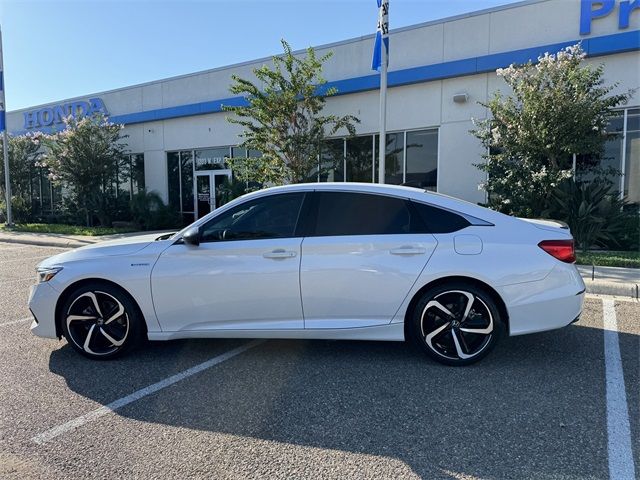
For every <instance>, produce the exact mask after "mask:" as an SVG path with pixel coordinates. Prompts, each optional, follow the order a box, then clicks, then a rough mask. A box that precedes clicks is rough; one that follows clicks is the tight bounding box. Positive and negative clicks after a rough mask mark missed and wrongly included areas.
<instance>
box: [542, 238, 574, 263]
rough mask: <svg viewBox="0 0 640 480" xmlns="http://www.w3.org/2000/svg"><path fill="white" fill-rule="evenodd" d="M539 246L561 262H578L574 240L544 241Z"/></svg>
mask: <svg viewBox="0 0 640 480" xmlns="http://www.w3.org/2000/svg"><path fill="white" fill-rule="evenodd" d="M538 246H539V247H540V248H541V249H543V250H544V251H545V252H547V253H548V254H549V255H551V256H552V257H555V258H557V259H558V260H560V261H561V262H566V263H573V262H575V261H576V249H575V247H574V243H573V240H543V241H542V242H540V243H539V244H538Z"/></svg>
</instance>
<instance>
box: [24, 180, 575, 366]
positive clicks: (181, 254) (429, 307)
mask: <svg viewBox="0 0 640 480" xmlns="http://www.w3.org/2000/svg"><path fill="white" fill-rule="evenodd" d="M574 260H575V256H574V246H573V238H572V237H571V234H570V233H569V230H567V229H566V228H563V227H562V226H561V225H560V224H558V223H554V222H549V221H533V220H523V219H518V218H513V217H509V216H507V215H503V214H500V213H497V212H494V211H492V210H488V209H485V208H482V207H479V206H477V205H474V204H471V203H467V202H464V201H461V200H457V199H454V198H451V197H447V196H444V195H439V194H436V193H431V192H425V191H423V190H420V189H416V188H409V187H397V186H387V185H375V184H356V183H318V184H302V185H290V186H285V187H276V188H269V189H266V190H262V191H259V192H254V193H251V194H248V195H245V196H243V197H240V198H238V199H236V200H234V201H232V202H230V203H228V204H226V205H224V206H223V207H221V208H219V209H217V210H215V211H214V212H212V213H210V214H209V215H207V216H206V217H204V218H202V219H200V220H198V221H196V222H195V223H194V224H192V225H191V226H189V227H187V228H186V229H184V230H182V231H180V232H178V233H176V234H174V235H171V236H170V235H166V236H162V237H157V235H155V236H154V235H145V236H140V237H133V238H127V239H124V240H118V241H113V242H104V243H100V244H97V245H93V246H87V247H83V248H79V249H77V250H73V251H69V252H65V253H62V254H60V255H56V256H53V257H51V258H48V259H47V260H45V261H44V262H42V263H41V264H40V265H39V266H38V269H37V270H38V279H39V282H38V284H37V285H34V286H33V287H32V289H31V294H30V297H29V307H30V309H31V311H32V313H33V315H34V317H35V320H34V322H33V323H32V325H31V330H32V332H33V333H34V334H36V335H39V336H42V337H47V338H60V337H62V336H64V337H65V338H66V339H67V341H68V342H69V343H70V344H71V346H72V347H73V348H74V349H76V350H77V351H78V352H80V353H82V354H83V355H86V356H87V357H90V358H95V359H106V358H113V357H116V356H118V355H120V354H122V353H123V352H125V351H127V350H129V349H131V348H132V347H134V346H135V345H136V344H138V343H139V342H140V341H141V340H143V339H145V338H148V339H149V340H171V339H178V338H230V337H231V338H257V337H260V338H304V339H344V340H383V341H403V340H411V341H413V342H415V343H417V344H418V345H419V346H420V347H421V348H422V349H423V350H424V351H425V352H426V353H427V354H428V355H430V356H431V357H432V358H434V359H435V360H437V361H439V362H442V363H445V364H449V365H464V364H469V363H472V362H475V361H477V360H479V359H480V358H482V357H484V356H485V355H486V354H487V353H488V352H489V351H490V350H491V349H492V348H493V346H494V345H495V344H496V342H497V341H498V339H499V338H500V336H501V334H502V333H503V332H505V333H508V334H509V335H521V334H526V333H534V332H540V331H544V330H551V329H555V328H560V327H564V326H566V325H568V324H570V323H572V322H573V321H575V320H577V318H578V316H579V315H580V312H581V310H582V303H583V300H584V292H585V286H584V283H583V281H582V278H581V277H580V275H579V274H578V272H577V270H576V268H575V266H574V265H573V262H574Z"/></svg>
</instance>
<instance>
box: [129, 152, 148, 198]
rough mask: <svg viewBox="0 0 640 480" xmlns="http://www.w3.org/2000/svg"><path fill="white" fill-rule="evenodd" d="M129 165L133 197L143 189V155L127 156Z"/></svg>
mask: <svg viewBox="0 0 640 480" xmlns="http://www.w3.org/2000/svg"><path fill="white" fill-rule="evenodd" d="M129 165H130V168H131V195H135V194H136V193H138V192H142V191H143V190H144V189H145V184H144V153H134V154H132V155H129Z"/></svg>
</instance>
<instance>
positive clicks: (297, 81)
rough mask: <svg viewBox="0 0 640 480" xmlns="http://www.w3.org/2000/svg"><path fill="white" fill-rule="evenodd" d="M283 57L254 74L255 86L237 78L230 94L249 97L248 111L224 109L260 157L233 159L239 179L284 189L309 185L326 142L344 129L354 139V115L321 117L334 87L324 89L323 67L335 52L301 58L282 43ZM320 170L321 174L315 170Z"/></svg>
mask: <svg viewBox="0 0 640 480" xmlns="http://www.w3.org/2000/svg"><path fill="white" fill-rule="evenodd" d="M282 47H283V49H284V54H283V55H282V56H277V57H273V66H271V67H270V66H267V65H263V66H262V67H260V68H256V69H254V70H253V73H254V75H255V77H256V78H257V80H258V82H256V83H254V82H252V81H250V80H246V79H243V78H240V77H238V76H237V75H233V76H232V79H233V84H232V86H231V92H232V93H234V94H237V95H243V96H245V97H246V99H247V102H248V105H246V106H225V110H227V111H229V112H232V113H233V114H234V115H233V116H231V117H228V118H227V120H228V121H229V122H231V123H235V124H238V125H240V126H241V127H242V128H243V132H242V133H241V137H242V138H243V143H242V145H243V146H244V147H246V148H247V150H258V151H259V152H261V153H262V156H261V157H259V158H241V159H236V158H234V159H230V161H229V163H230V164H231V167H232V168H233V170H234V174H235V175H236V177H237V178H238V179H239V180H241V181H244V182H247V183H252V182H255V183H259V184H271V185H280V184H285V183H299V182H304V181H307V179H308V178H309V175H310V173H311V172H312V171H314V169H317V167H318V158H319V155H320V152H321V147H322V144H323V143H324V140H325V138H327V137H330V136H332V135H335V134H336V133H337V132H338V131H339V130H341V129H344V130H346V131H347V132H348V134H349V135H355V126H354V124H355V123H358V122H359V120H358V119H357V118H356V117H355V116H353V115H344V116H337V115H322V110H323V108H324V106H325V103H326V98H327V97H329V96H331V95H335V94H336V93H337V90H336V89H335V88H325V87H323V85H324V84H325V83H326V80H324V78H322V76H321V72H322V65H323V64H324V62H326V61H327V60H328V59H329V58H330V57H331V55H332V52H329V53H327V54H326V55H324V56H322V57H320V58H317V57H316V54H315V51H314V50H313V48H308V49H307V51H306V55H305V56H303V57H297V56H295V55H294V54H293V52H292V51H291V47H290V46H289V44H288V43H287V42H286V41H284V40H282ZM316 171H317V170H316Z"/></svg>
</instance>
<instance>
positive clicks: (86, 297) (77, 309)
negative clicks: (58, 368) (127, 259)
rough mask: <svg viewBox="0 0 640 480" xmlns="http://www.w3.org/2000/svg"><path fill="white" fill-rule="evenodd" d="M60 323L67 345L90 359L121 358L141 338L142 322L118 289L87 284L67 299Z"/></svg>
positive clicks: (124, 295)
mask: <svg viewBox="0 0 640 480" xmlns="http://www.w3.org/2000/svg"><path fill="white" fill-rule="evenodd" d="M61 311H62V317H61V318H60V323H61V326H62V332H63V334H64V336H65V338H66V339H67V341H68V342H69V344H70V345H71V346H72V347H73V348H74V349H75V350H77V351H78V352H80V353H81V354H83V355H85V356H87V357H89V358H93V359H110V358H114V357H117V356H119V355H122V354H123V353H124V352H125V351H127V350H128V349H130V348H131V347H132V346H134V345H135V344H137V343H138V342H139V340H140V339H141V338H142V335H143V319H142V316H141V315H140V313H139V311H138V308H137V306H136V305H135V304H134V302H133V300H132V299H131V298H130V297H129V296H128V295H127V294H126V293H125V292H123V291H122V290H121V289H119V288H117V287H115V286H113V285H109V284H106V283H104V284H102V283H95V284H87V285H84V286H82V287H80V288H78V289H76V290H75V291H73V292H72V293H71V295H69V296H68V298H67V300H66V302H65V304H64V306H63V308H62V310H61Z"/></svg>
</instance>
